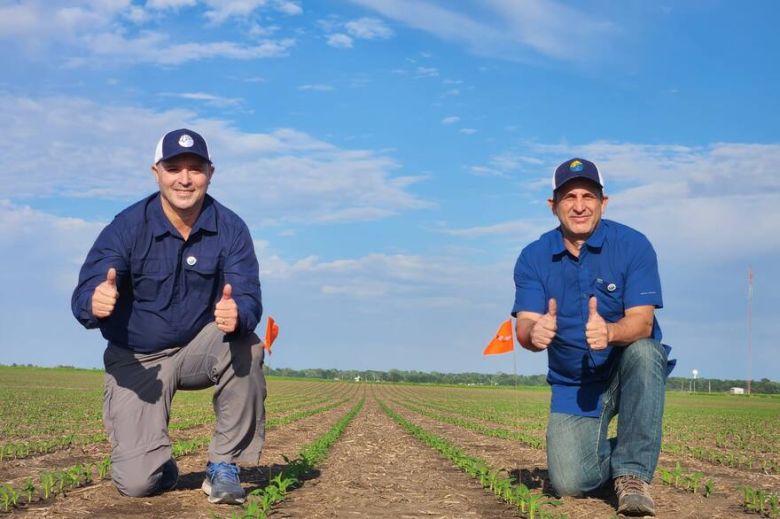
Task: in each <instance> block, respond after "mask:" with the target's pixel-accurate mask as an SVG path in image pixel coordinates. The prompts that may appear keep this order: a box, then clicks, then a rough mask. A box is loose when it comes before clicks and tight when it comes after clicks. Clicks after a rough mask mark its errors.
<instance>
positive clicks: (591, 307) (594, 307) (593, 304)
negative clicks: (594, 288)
mask: <svg viewBox="0 0 780 519" xmlns="http://www.w3.org/2000/svg"><path fill="white" fill-rule="evenodd" d="M598 314H599V312H598V300H596V296H590V299H588V317H594V316H597V315H598Z"/></svg>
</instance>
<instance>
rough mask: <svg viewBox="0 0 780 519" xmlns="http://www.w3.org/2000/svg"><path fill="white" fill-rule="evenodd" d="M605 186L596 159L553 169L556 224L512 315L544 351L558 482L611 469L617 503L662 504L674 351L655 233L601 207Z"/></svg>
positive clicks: (523, 269) (578, 489)
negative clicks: (662, 313) (658, 482)
mask: <svg viewBox="0 0 780 519" xmlns="http://www.w3.org/2000/svg"><path fill="white" fill-rule="evenodd" d="M603 187H604V182H603V180H602V177H601V173H600V172H599V170H598V168H597V167H596V165H595V164H593V163H592V162H590V161H587V160H585V159H579V158H574V159H570V160H567V161H566V162H564V163H563V164H561V165H560V166H559V167H558V168H556V170H555V173H554V175H553V197H552V198H550V199H549V200H548V203H549V205H550V208H551V209H552V212H553V214H554V215H555V216H556V217H557V218H558V220H559V221H560V226H559V227H558V228H556V229H554V230H552V231H550V232H547V233H545V234H543V235H542V236H541V237H540V238H539V239H538V240H537V241H535V242H533V243H531V244H530V245H528V246H527V247H525V248H524V249H523V251H522V252H521V254H520V257H519V258H518V260H517V264H516V266H515V272H514V277H515V287H516V290H515V304H514V307H513V309H512V315H514V316H515V317H516V318H517V330H516V331H517V338H518V341H519V342H520V344H521V345H522V346H523V347H524V348H526V349H528V350H531V351H534V352H540V351H546V352H547V357H548V365H549V372H548V375H547V381H548V382H549V384H550V385H551V386H552V401H551V406H550V407H551V409H550V410H551V413H550V419H549V423H548V428H547V463H548V469H549V476H550V481H551V483H552V485H553V487H554V488H555V489H556V491H557V492H558V493H560V494H561V495H582V494H584V493H586V492H589V491H592V490H595V489H597V488H598V487H600V486H601V485H603V484H604V483H606V482H607V481H609V480H610V479H613V480H614V485H615V492H616V494H617V496H618V512H619V513H622V514H625V515H654V514H655V503H654V502H653V499H652V497H651V496H650V493H649V483H650V481H651V479H652V477H653V473H654V472H655V468H656V464H657V462H658V455H659V453H660V449H661V420H662V416H663V407H664V392H665V384H666V376H667V374H668V373H667V356H668V352H669V348H668V347H667V346H664V345H662V344H661V342H660V341H661V329H660V327H659V326H658V321H657V320H656V319H655V315H654V313H655V309H656V308H661V307H662V306H663V302H662V299H661V283H660V279H659V275H658V264H657V260H656V255H655V251H654V250H653V247H652V246H651V245H650V242H649V241H648V240H647V238H645V236H644V235H642V234H641V233H639V232H637V231H635V230H633V229H631V228H630V227H627V226H625V225H621V224H619V223H617V222H613V221H610V220H603V219H602V218H601V216H602V213H603V212H604V210H605V209H606V207H607V202H608V198H607V196H605V195H604V194H603ZM616 414H617V415H618V417H619V418H618V429H617V437H616V438H612V439H608V438H607V429H608V426H609V422H610V420H611V419H612V418H613V417H614V416H615V415H616Z"/></svg>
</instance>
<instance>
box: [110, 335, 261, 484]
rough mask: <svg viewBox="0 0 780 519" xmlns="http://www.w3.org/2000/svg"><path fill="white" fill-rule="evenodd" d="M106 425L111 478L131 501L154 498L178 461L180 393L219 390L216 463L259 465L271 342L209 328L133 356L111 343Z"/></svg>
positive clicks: (213, 456)
mask: <svg viewBox="0 0 780 519" xmlns="http://www.w3.org/2000/svg"><path fill="white" fill-rule="evenodd" d="M103 361H104V363H105V366H106V376H105V388H104V394H103V421H104V423H105V426H106V431H107V432H108V437H109V440H110V442H111V478H112V479H113V482H114V485H115V486H116V487H117V489H119V491H120V492H121V493H123V494H125V495H128V496H146V495H150V494H152V493H154V492H155V491H156V490H157V488H158V485H159V482H160V478H161V477H162V466H163V464H165V462H166V461H168V460H169V459H170V458H171V440H170V438H169V437H168V419H169V417H170V410H171V401H172V400H173V395H174V394H175V393H176V390H177V389H185V390H194V389H204V388H207V387H210V386H216V388H215V390H214V398H213V406H214V414H215V415H216V419H217V423H216V427H215V430H214V434H213V437H212V439H211V444H210V445H209V461H211V462H214V463H219V462H225V463H236V462H240V463H248V464H256V463H257V462H258V461H259V459H260V451H261V450H262V447H263V442H264V440H265V396H266V388H265V377H264V376H263V344H262V341H260V339H259V338H258V337H257V335H255V334H254V333H252V334H250V335H248V336H246V337H243V338H240V339H236V340H234V341H229V340H228V337H227V336H226V335H225V334H224V333H223V332H221V331H220V330H219V329H218V328H217V326H216V324H214V323H209V324H208V325H206V326H205V327H204V328H203V329H202V330H201V331H200V333H198V335H197V336H196V337H195V338H194V339H192V341H190V343H189V344H187V345H186V346H183V347H177V348H169V349H165V350H162V351H158V352H154V353H133V352H132V351H130V350H127V349H125V348H121V347H118V346H114V345H111V344H109V346H108V348H106V351H105V353H104V355H103Z"/></svg>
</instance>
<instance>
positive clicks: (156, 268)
mask: <svg viewBox="0 0 780 519" xmlns="http://www.w3.org/2000/svg"><path fill="white" fill-rule="evenodd" d="M131 268H132V276H133V277H132V279H133V297H134V299H135V300H136V301H139V302H150V301H156V300H157V299H159V297H160V294H161V293H163V288H164V286H165V284H166V282H167V281H168V279H169V278H170V277H171V273H170V272H168V271H167V269H166V268H165V264H164V263H163V262H162V261H161V260H159V259H154V258H144V259H139V260H135V261H133V262H132V264H131Z"/></svg>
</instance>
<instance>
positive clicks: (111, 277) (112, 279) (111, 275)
mask: <svg viewBox="0 0 780 519" xmlns="http://www.w3.org/2000/svg"><path fill="white" fill-rule="evenodd" d="M106 281H107V282H108V284H109V285H111V286H112V287H115V286H116V269H115V268H114V267H111V268H110V269H108V273H107V274H106Z"/></svg>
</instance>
